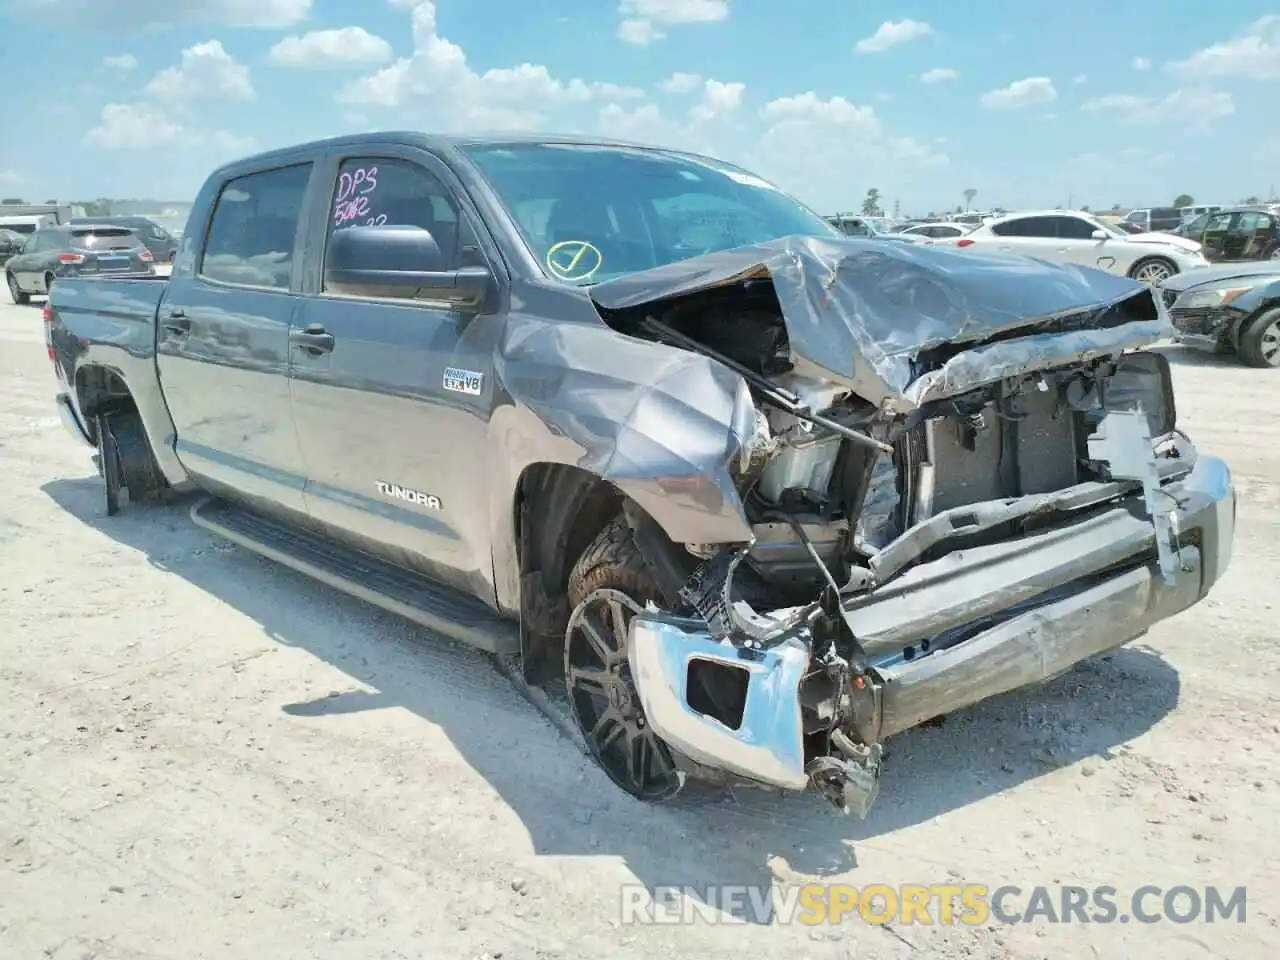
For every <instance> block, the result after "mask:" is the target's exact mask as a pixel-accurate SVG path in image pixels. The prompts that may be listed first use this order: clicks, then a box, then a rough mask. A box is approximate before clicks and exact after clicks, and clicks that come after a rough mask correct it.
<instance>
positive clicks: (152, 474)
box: [96, 410, 169, 516]
mask: <svg viewBox="0 0 1280 960" xmlns="http://www.w3.org/2000/svg"><path fill="white" fill-rule="evenodd" d="M96 429H97V434H98V469H99V470H100V471H101V473H102V478H103V480H104V481H105V483H106V494H107V514H108V515H109V516H114V515H115V514H117V513H119V512H120V491H121V490H128V491H129V502H130V503H160V502H162V501H163V499H164V495H165V491H166V490H167V489H168V486H169V484H168V481H166V480H165V478H164V474H163V473H161V472H160V466H159V464H157V463H156V458H155V455H154V454H153V453H152V452H151V443H150V441H148V440H147V434H146V431H145V430H143V428H142V418H141V417H140V416H138V414H137V412H136V411H133V410H120V411H114V412H105V413H100V414H98V416H97V418H96Z"/></svg>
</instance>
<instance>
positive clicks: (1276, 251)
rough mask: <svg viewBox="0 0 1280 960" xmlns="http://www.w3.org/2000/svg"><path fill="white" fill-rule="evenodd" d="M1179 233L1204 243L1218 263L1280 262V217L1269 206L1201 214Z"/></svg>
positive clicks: (1181, 228) (1206, 253)
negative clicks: (1242, 261)
mask: <svg viewBox="0 0 1280 960" xmlns="http://www.w3.org/2000/svg"><path fill="white" fill-rule="evenodd" d="M1176 233H1177V234H1178V236H1180V237H1185V238H1187V239H1188V240H1192V241H1195V242H1196V243H1198V244H1200V245H1201V247H1203V248H1204V255H1205V256H1206V257H1208V258H1209V259H1210V260H1212V261H1213V262H1215V263H1222V262H1227V261H1232V260H1280V214H1278V213H1272V212H1271V211H1269V210H1267V209H1266V208H1265V207H1228V208H1227V209H1225V210H1219V211H1218V212H1217V213H1206V214H1201V215H1200V216H1198V217H1196V219H1194V220H1192V221H1191V222H1190V223H1185V224H1183V225H1182V226H1181V227H1180V228H1179V229H1178V230H1177V231H1176Z"/></svg>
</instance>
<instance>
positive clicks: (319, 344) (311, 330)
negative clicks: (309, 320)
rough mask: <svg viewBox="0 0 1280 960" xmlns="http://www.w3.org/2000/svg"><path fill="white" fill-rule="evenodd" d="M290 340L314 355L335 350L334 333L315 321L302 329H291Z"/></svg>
mask: <svg viewBox="0 0 1280 960" xmlns="http://www.w3.org/2000/svg"><path fill="white" fill-rule="evenodd" d="M289 342H290V343H291V344H293V345H294V346H295V347H297V348H298V349H299V350H305V351H307V353H310V354H312V355H313V356H318V355H319V354H322V353H329V352H331V351H332V350H333V334H332V333H329V332H328V331H326V330H325V328H324V327H323V326H321V325H320V324H318V323H313V324H311V325H309V326H307V327H304V328H303V329H301V330H290V331H289Z"/></svg>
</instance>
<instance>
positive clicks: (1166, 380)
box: [1069, 350, 1178, 439]
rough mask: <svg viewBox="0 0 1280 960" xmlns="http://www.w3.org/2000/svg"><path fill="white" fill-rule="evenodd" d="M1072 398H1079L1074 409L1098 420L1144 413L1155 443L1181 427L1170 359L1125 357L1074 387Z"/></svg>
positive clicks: (1143, 353)
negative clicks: (1111, 415)
mask: <svg viewBox="0 0 1280 960" xmlns="http://www.w3.org/2000/svg"><path fill="white" fill-rule="evenodd" d="M1069 394H1075V395H1074V396H1071V397H1070V401H1071V406H1073V407H1075V408H1076V409H1078V410H1089V411H1090V413H1091V415H1092V417H1094V418H1101V416H1102V415H1103V414H1104V413H1105V412H1107V411H1110V410H1117V411H1132V412H1134V413H1136V412H1138V411H1139V410H1140V411H1142V412H1143V413H1145V414H1146V417H1147V424H1148V428H1149V430H1150V432H1151V437H1152V438H1153V439H1154V438H1158V437H1165V436H1168V435H1169V434H1170V433H1172V432H1173V430H1174V428H1175V427H1176V426H1177V424H1178V409H1177V405H1176V404H1175V402H1174V397H1173V374H1172V373H1171V372H1170V370H1169V361H1168V359H1166V358H1165V357H1164V356H1163V355H1162V354H1159V353H1152V352H1150V351H1147V350H1138V351H1134V352H1133V353H1126V354H1122V355H1121V356H1119V357H1117V358H1116V360H1115V361H1114V362H1113V363H1111V364H1109V365H1108V367H1106V368H1104V369H1102V370H1099V371H1098V375H1097V377H1096V378H1095V379H1093V380H1092V381H1091V382H1083V381H1077V382H1076V383H1074V384H1072V386H1071V388H1070V390H1069Z"/></svg>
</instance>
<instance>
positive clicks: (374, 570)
mask: <svg viewBox="0 0 1280 960" xmlns="http://www.w3.org/2000/svg"><path fill="white" fill-rule="evenodd" d="M191 520H192V522H193V523H195V524H196V525H197V526H199V527H203V528H204V529H205V530H208V531H209V532H210V533H214V534H217V535H218V536H220V537H224V538H225V539H227V540H230V541H232V542H233V543H236V544H238V545H239V546H242V547H244V548H245V549H246V550H252V551H253V552H254V553H257V554H259V555H261V556H263V557H266V558H267V559H268V560H274V561H275V562H276V563H279V564H282V565H284V566H286V567H289V568H290V569H293V570H296V571H298V572H299V573H302V574H305V575H306V576H308V577H312V578H313V579H316V580H319V581H320V582H321V583H324V584H327V585H328V586H331V587H333V588H334V589H337V590H341V591H342V592H343V593H346V594H349V595H351V596H353V597H356V598H358V599H360V600H364V601H365V602H366V603H372V604H374V605H375V606H378V607H381V608H382V609H384V610H387V611H389V612H391V613H394V614H397V615H399V616H402V617H404V618H406V619H408V620H412V621H413V622H414V623H418V624H421V625H422V626H424V627H426V628H427V629H429V630H433V631H435V632H437V633H441V634H444V635H445V636H446V637H450V638H451V639H454V640H458V641H460V642H462V643H466V644H469V645H470V646H473V647H478V648H479V649H481V650H485V651H488V652H489V653H492V654H495V655H498V656H506V655H512V654H515V655H518V654H519V652H520V628H519V625H518V624H517V623H516V622H515V621H514V620H508V619H506V618H504V617H503V616H501V615H500V614H499V613H498V612H497V611H495V610H493V609H491V608H490V607H487V606H486V605H485V604H483V603H481V602H480V601H479V600H476V599H475V598H474V597H469V596H467V595H466V594H464V593H462V592H460V591H458V590H455V589H453V588H452V587H448V586H445V585H444V584H439V583H434V582H433V581H431V580H428V579H426V578H425V577H422V576H419V575H417V574H414V573H411V572H409V571H408V570H405V569H403V568H401V567H397V566H395V565H394V564H390V563H387V562H386V561H384V560H379V559H377V558H376V557H371V556H369V555H368V554H364V553H360V552H358V551H354V550H351V549H350V548H348V547H345V546H342V545H341V544H336V543H334V542H333V541H331V540H329V539H327V538H325V537H322V536H320V535H318V534H314V533H311V532H309V531H304V530H298V529H296V528H294V527H291V526H286V525H285V524H282V523H280V522H278V521H275V520H270V519H268V518H266V517H263V516H261V515H260V514H256V513H253V512H252V511H250V510H248V509H246V508H244V507H241V506H239V505H238V504H234V503H231V502H229V501H227V500H220V499H217V498H215V497H209V498H206V499H203V500H201V501H200V502H199V503H197V504H196V505H195V506H193V507H192V508H191Z"/></svg>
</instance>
